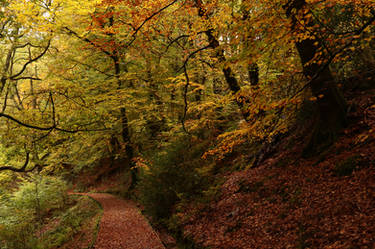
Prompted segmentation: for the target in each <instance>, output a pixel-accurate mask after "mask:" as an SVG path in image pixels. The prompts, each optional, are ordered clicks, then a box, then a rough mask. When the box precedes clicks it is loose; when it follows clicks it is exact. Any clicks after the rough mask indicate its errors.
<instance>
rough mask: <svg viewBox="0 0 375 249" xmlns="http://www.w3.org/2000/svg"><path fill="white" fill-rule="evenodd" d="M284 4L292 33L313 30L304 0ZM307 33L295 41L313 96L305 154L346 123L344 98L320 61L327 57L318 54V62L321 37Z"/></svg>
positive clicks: (325, 142) (321, 145) (331, 137)
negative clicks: (301, 38)
mask: <svg viewBox="0 0 375 249" xmlns="http://www.w3.org/2000/svg"><path fill="white" fill-rule="evenodd" d="M284 8H285V10H286V15H287V17H288V18H289V19H290V20H291V22H292V29H293V31H294V32H295V33H296V34H298V33H299V32H307V29H310V30H314V21H313V20H312V19H311V18H309V17H308V15H307V14H306V13H309V11H306V8H307V6H306V2H305V0H290V1H289V2H288V4H287V5H285V6H284ZM303 13H304V14H303ZM300 23H304V24H305V26H304V27H301V26H300ZM309 32H313V31H309ZM308 37H309V38H307V39H305V40H302V41H298V40H297V41H296V42H295V46H296V48H297V50H298V53H299V56H300V58H301V63H302V65H303V73H304V75H305V76H306V78H307V79H308V80H309V81H310V82H309V86H310V89H311V92H312V94H313V96H315V97H316V98H317V101H316V102H317V108H316V113H314V114H313V115H314V123H313V129H312V130H311V134H310V139H309V141H308V143H307V146H306V147H305V149H304V155H305V156H308V155H312V154H315V153H318V152H320V151H322V150H323V149H326V148H327V147H328V146H330V145H331V144H332V143H333V142H334V141H335V139H336V137H337V135H338V133H339V131H340V130H341V129H342V128H344V127H345V126H346V123H347V119H346V102H345V99H344V98H343V96H342V95H341V93H340V91H339V89H338V87H337V84H336V83H335V81H334V78H333V76H332V73H331V71H330V69H329V65H327V64H324V61H328V58H324V54H323V57H320V58H319V59H320V61H323V64H319V63H318V59H317V53H318V52H320V50H321V49H320V48H321V46H322V41H320V40H318V39H317V38H316V36H315V35H314V34H313V33H311V34H309V36H308ZM326 63H328V62H326Z"/></svg>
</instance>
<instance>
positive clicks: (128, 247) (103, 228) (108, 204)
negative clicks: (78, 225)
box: [84, 193, 165, 249]
mask: <svg viewBox="0 0 375 249" xmlns="http://www.w3.org/2000/svg"><path fill="white" fill-rule="evenodd" d="M84 195H87V196H89V197H91V198H93V199H95V200H96V201H98V202H99V203H100V204H101V205H102V207H103V216H102V219H101V221H100V227H99V233H98V237H97V240H96V243H95V246H94V248H95V249H164V248H165V247H164V246H163V244H162V242H161V241H160V239H159V237H158V235H157V234H156V232H155V231H154V230H153V229H152V227H151V226H150V224H149V223H148V222H147V220H146V218H145V217H144V216H143V215H142V214H141V211H140V210H139V209H138V208H137V207H136V205H135V204H134V203H133V202H132V201H128V200H122V199H120V198H117V197H115V196H113V195H110V194H104V193H88V194H84Z"/></svg>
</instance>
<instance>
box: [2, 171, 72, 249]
mask: <svg viewBox="0 0 375 249" xmlns="http://www.w3.org/2000/svg"><path fill="white" fill-rule="evenodd" d="M66 190H67V185H66V184H65V183H64V182H63V181H62V180H61V179H59V178H55V177H41V176H36V177H32V178H30V179H28V180H23V182H22V183H21V184H20V186H19V188H18V190H17V191H15V192H14V193H12V194H10V195H9V197H7V198H3V200H2V201H1V203H0V206H1V209H0V243H2V244H0V245H1V248H4V249H6V248H17V249H27V248H33V249H36V248H38V246H37V244H38V239H37V238H36V237H35V232H36V231H37V229H38V228H39V227H40V225H41V221H42V218H43V216H44V215H46V214H47V213H48V211H49V210H51V209H54V208H62V207H63V206H64V202H65V199H66Z"/></svg>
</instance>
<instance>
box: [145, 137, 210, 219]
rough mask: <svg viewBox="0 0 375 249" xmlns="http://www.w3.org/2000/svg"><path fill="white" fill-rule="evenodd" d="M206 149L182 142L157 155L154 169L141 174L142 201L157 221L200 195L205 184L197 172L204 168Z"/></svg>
mask: <svg viewBox="0 0 375 249" xmlns="http://www.w3.org/2000/svg"><path fill="white" fill-rule="evenodd" d="M202 154H203V149H202V148H201V147H199V146H192V143H191V142H190V139H188V138H182V139H180V140H178V141H176V142H175V143H173V144H171V145H170V146H169V147H168V148H167V149H165V150H164V153H157V154H156V155H155V156H154V157H153V158H152V159H151V160H150V161H151V165H150V166H149V167H148V168H147V169H143V170H142V172H141V177H140V181H139V183H138V190H139V193H140V201H141V202H142V204H143V205H144V207H145V211H146V213H147V214H148V215H150V216H151V217H152V218H154V221H157V222H161V221H163V220H164V221H166V220H165V219H167V218H168V217H169V216H170V215H171V213H172V211H173V207H174V206H175V204H177V203H178V202H179V201H182V200H188V199H190V198H191V197H193V196H196V195H198V194H200V193H201V190H202V188H204V186H205V185H206V181H205V180H204V178H203V177H202V175H200V174H199V172H198V171H197V169H198V167H200V166H201V165H202V161H201V156H202Z"/></svg>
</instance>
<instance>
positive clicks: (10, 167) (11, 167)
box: [0, 151, 38, 173]
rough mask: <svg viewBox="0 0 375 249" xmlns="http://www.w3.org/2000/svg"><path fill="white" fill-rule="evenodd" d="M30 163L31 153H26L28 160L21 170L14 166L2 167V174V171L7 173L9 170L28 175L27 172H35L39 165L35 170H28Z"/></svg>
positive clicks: (0, 168)
mask: <svg viewBox="0 0 375 249" xmlns="http://www.w3.org/2000/svg"><path fill="white" fill-rule="evenodd" d="M29 162H30V152H28V151H26V159H25V163H24V164H23V166H22V167H21V168H17V167H13V166H1V167H0V172H1V171H6V170H9V171H13V172H20V173H21V172H23V173H26V172H31V171H33V170H34V169H35V168H36V167H37V166H38V165H35V166H34V167H33V168H31V169H26V167H27V165H28V164H29Z"/></svg>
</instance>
